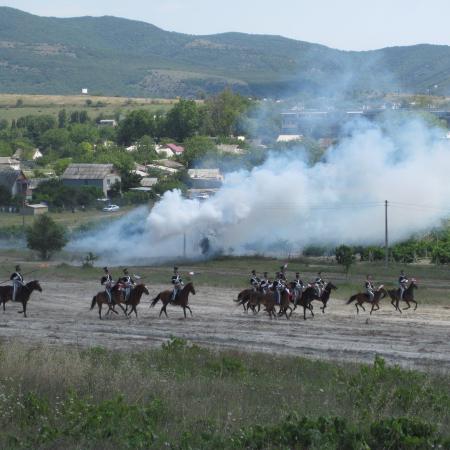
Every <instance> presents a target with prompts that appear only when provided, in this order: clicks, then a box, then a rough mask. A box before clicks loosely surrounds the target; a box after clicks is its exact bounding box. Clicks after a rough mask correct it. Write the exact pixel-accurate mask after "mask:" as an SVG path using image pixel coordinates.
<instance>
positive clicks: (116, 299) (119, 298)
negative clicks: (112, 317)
mask: <svg viewBox="0 0 450 450" xmlns="http://www.w3.org/2000/svg"><path fill="white" fill-rule="evenodd" d="M111 297H112V299H111V300H112V302H111V303H110V302H109V296H108V293H107V292H106V291H100V292H98V293H97V295H94V297H92V302H91V311H92V310H93V309H94V307H95V304H96V303H97V306H98V315H99V317H100V319H101V318H102V307H103V305H107V306H108V311H106V314H109V313H110V312H113V313H114V314H118V312H117V311H116V309H115V307H116V305H118V306H119V307H120V309H121V310H122V311H123V312H124V314H125V315H126V312H125V309H124V307H123V306H122V305H121V303H125V297H124V294H123V292H122V291H121V290H120V289H118V288H117V285H116V286H114V287H113V288H112V289H111Z"/></svg>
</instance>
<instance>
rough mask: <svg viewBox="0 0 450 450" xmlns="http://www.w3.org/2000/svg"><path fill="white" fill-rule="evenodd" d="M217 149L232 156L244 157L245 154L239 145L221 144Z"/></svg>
mask: <svg viewBox="0 0 450 450" xmlns="http://www.w3.org/2000/svg"><path fill="white" fill-rule="evenodd" d="M217 149H218V150H220V151H221V152H223V153H229V154H232V155H242V154H243V153H244V150H242V149H241V148H239V145H237V144H219V145H218V146H217Z"/></svg>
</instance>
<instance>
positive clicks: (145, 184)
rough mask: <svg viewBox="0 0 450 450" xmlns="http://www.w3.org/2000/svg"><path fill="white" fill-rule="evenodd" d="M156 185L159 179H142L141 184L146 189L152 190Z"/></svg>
mask: <svg viewBox="0 0 450 450" xmlns="http://www.w3.org/2000/svg"><path fill="white" fill-rule="evenodd" d="M156 183H158V178H153V177H145V178H142V180H141V182H140V183H139V184H140V185H141V186H142V187H145V188H152V187H153V186H154V185H155V184H156Z"/></svg>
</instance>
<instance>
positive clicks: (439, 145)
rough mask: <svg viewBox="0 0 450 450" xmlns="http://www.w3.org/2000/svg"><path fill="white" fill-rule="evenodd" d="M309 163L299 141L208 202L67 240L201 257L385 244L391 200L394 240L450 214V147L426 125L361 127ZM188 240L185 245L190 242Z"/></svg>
mask: <svg viewBox="0 0 450 450" xmlns="http://www.w3.org/2000/svg"><path fill="white" fill-rule="evenodd" d="M347 131H348V133H347V137H346V138H344V139H342V140H341V141H340V143H339V145H337V146H335V147H333V148H331V149H329V151H328V152H327V154H326V156H325V158H324V161H323V162H321V163H318V164H316V165H314V166H313V167H309V166H308V165H307V163H306V162H305V153H304V150H303V149H302V148H301V147H299V148H298V149H295V150H293V151H291V152H289V153H285V154H283V155H282V156H280V155H277V154H275V153H273V154H272V155H271V156H270V157H269V158H268V160H267V161H266V162H265V163H264V164H263V165H261V166H259V167H255V168H254V169H253V170H251V171H246V170H241V171H237V172H233V173H229V174H227V175H226V176H225V180H224V184H223V187H222V188H221V189H220V191H219V192H218V193H217V194H216V195H215V196H214V197H212V198H210V199H208V200H206V201H198V200H189V199H185V198H183V196H182V194H181V193H180V192H179V191H176V190H175V191H171V192H166V193H165V194H164V196H163V197H162V198H161V200H160V201H159V202H158V203H157V204H156V205H155V206H154V208H153V209H152V210H151V211H150V212H148V211H147V210H146V209H142V208H141V209H139V210H137V211H135V212H133V213H131V214H129V215H127V216H125V217H123V218H122V219H120V220H118V221H117V222H115V223H114V224H112V225H110V226H109V227H107V228H106V229H103V230H101V231H99V232H98V233H94V234H91V235H88V236H84V237H81V238H79V239H77V240H75V241H72V242H71V243H70V244H69V247H70V248H71V249H73V250H78V251H93V252H94V253H96V254H98V255H101V256H102V259H104V260H105V261H108V262H110V263H118V264H119V263H122V264H123V263H130V262H133V263H136V262H137V261H139V260H140V261H142V262H144V261H156V260H173V259H176V258H177V257H180V256H182V255H183V252H184V248H185V249H186V256H187V257H190V258H192V257H200V256H201V250H200V248H199V246H198V243H199V242H200V241H201V239H204V238H205V237H208V239H209V241H210V244H211V248H212V249H216V250H220V251H222V252H224V253H233V254H251V253H255V252H258V253H265V254H270V253H271V254H283V253H285V252H287V251H291V252H298V251H300V250H301V249H302V248H304V247H305V246H308V245H339V244H342V243H345V244H349V245H352V244H364V245H369V244H370V245H371V244H381V243H382V242H383V240H384V201H385V200H388V201H389V234H390V239H391V242H395V241H399V240H401V239H405V238H408V237H409V236H410V235H411V234H412V233H416V232H421V231H423V230H427V229H429V228H430V227H433V226H436V225H439V224H440V222H441V220H442V219H443V218H445V217H447V215H448V213H449V211H450V183H449V182H448V177H449V171H450V143H449V141H448V140H446V139H442V134H443V133H442V130H437V129H430V128H428V127H426V126H425V125H424V124H423V123H422V122H420V121H415V120H414V121H409V122H407V123H404V124H402V125H399V126H397V127H396V128H395V129H389V127H382V126H380V125H374V124H369V123H364V124H362V123H358V124H353V125H352V127H351V128H350V129H349V130H347ZM184 242H186V246H185V247H184Z"/></svg>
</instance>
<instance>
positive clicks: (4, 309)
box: [2, 300, 6, 312]
mask: <svg viewBox="0 0 450 450" xmlns="http://www.w3.org/2000/svg"><path fill="white" fill-rule="evenodd" d="M2 302H3V312H5V311H6V308H5V303H6V301H5V300H2Z"/></svg>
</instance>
